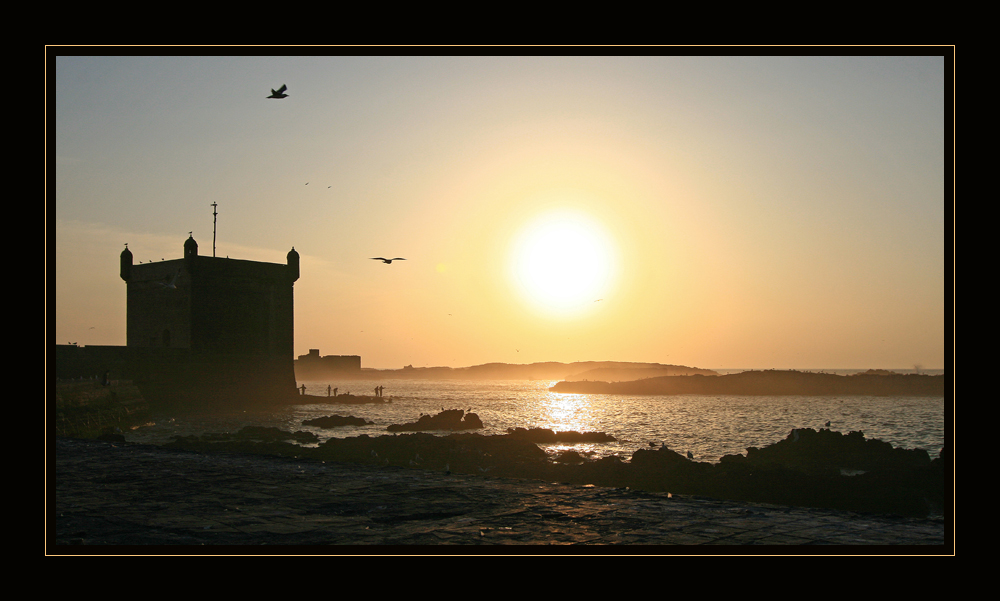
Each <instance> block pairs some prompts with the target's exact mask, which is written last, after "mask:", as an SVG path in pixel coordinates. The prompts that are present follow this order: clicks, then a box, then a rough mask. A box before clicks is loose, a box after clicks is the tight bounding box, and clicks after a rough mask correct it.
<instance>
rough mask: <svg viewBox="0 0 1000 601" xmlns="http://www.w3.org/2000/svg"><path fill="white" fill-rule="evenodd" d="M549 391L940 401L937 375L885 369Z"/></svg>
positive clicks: (685, 378)
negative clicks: (861, 396)
mask: <svg viewBox="0 0 1000 601" xmlns="http://www.w3.org/2000/svg"><path fill="white" fill-rule="evenodd" d="M549 390H550V391H552V392H567V393H584V394H628V395H647V394H648V395H667V394H727V395H768V396H772V395H775V396H777V395H806V396H821V395H871V396H944V376H943V375H934V376H932V375H921V374H897V373H893V372H887V371H885V370H869V371H867V372H863V373H858V374H853V375H848V376H840V375H834V374H824V373H812V372H802V371H782V370H765V371H745V372H742V373H737V374H729V375H724V376H714V377H705V376H704V375H700V374H696V375H678V376H662V377H655V378H645V379H641V380H632V381H628V382H595V381H562V382H558V383H557V384H556V385H555V386H552V387H551V388H549Z"/></svg>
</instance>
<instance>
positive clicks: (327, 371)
mask: <svg viewBox="0 0 1000 601" xmlns="http://www.w3.org/2000/svg"><path fill="white" fill-rule="evenodd" d="M295 375H296V377H298V379H300V380H320V379H324V378H329V377H358V376H360V375H361V357H360V356H359V355H325V356H323V357H320V355H319V349H315V348H314V349H309V354H308V355H299V359H298V361H296V362H295Z"/></svg>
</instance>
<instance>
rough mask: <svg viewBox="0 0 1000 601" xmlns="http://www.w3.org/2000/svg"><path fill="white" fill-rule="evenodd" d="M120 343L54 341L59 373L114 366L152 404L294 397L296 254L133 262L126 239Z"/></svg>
mask: <svg viewBox="0 0 1000 601" xmlns="http://www.w3.org/2000/svg"><path fill="white" fill-rule="evenodd" d="M120 275H121V278H122V280H124V281H125V282H126V285H127V304H126V312H127V316H126V320H127V334H126V346H125V347H110V346H100V347H76V346H75V345H69V346H66V347H60V346H57V348H56V357H55V358H56V372H57V373H56V375H57V377H60V378H66V377H78V376H79V375H84V374H86V375H90V374H95V373H100V374H103V373H107V372H111V377H114V378H125V379H130V380H133V382H134V383H135V385H136V386H138V387H139V389H140V390H141V391H142V394H143V396H144V397H145V398H146V399H147V400H148V401H149V402H150V403H151V404H154V405H184V406H188V407H208V406H212V407H219V406H226V405H231V406H234V407H239V406H245V405H247V404H260V403H274V402H282V401H286V400H291V399H292V398H293V397H295V396H296V394H297V391H296V388H295V386H296V382H295V370H294V349H293V342H294V303H293V284H294V283H295V281H296V280H297V279H298V278H299V255H298V253H297V252H296V251H295V249H294V248H293V249H292V250H291V251H289V253H288V255H287V257H286V263H285V264H278V263H262V262H256V261H245V260H238V259H230V258H218V257H214V256H204V255H199V254H198V243H197V242H196V241H195V240H194V237H193V236H189V237H188V239H187V240H186V241H185V242H184V255H183V258H182V259H174V260H165V261H160V262H155V263H153V262H151V263H145V264H143V263H140V264H138V265H136V264H134V261H133V257H132V252H131V251H129V249H128V247H127V246H126V248H125V250H123V251H122V253H121V257H120Z"/></svg>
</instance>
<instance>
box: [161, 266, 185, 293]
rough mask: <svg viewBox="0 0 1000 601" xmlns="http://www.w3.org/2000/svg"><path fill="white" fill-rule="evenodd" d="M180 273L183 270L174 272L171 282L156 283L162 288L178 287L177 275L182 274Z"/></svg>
mask: <svg viewBox="0 0 1000 601" xmlns="http://www.w3.org/2000/svg"><path fill="white" fill-rule="evenodd" d="M180 273H181V270H180V269H178V270H177V273H175V274H174V277H172V278H170V282H168V283H166V284H164V283H163V282H156V285H157V286H160V287H161V288H172V289H176V288H177V276H178V275H180Z"/></svg>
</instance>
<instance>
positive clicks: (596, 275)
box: [511, 210, 616, 317]
mask: <svg viewBox="0 0 1000 601" xmlns="http://www.w3.org/2000/svg"><path fill="white" fill-rule="evenodd" d="M615 254H616V253H615V249H614V246H613V245H612V243H611V239H610V238H609V236H608V235H607V234H606V233H605V231H604V230H603V229H602V228H601V227H600V226H599V225H598V223H597V222H595V221H594V220H593V219H591V218H589V217H588V216H586V215H585V214H583V213H579V212H576V211H570V210H561V211H552V212H549V213H546V214H544V215H542V216H540V217H537V218H536V219H535V220H533V221H531V222H530V223H528V224H527V225H525V226H524V227H523V228H522V229H521V230H520V231H519V232H518V234H517V235H516V236H515V239H514V244H513V248H512V252H511V272H512V276H513V279H514V281H515V283H516V284H517V286H518V288H519V291H520V292H521V294H522V296H523V297H524V298H525V299H527V300H528V301H529V302H530V304H531V305H532V306H533V307H535V308H537V309H539V310H541V311H543V312H545V313H548V314H550V315H555V316H562V317H570V316H574V315H577V314H579V313H580V312H582V311H584V310H585V309H587V308H588V307H590V306H592V305H593V304H594V303H596V302H597V301H598V300H602V297H603V295H604V294H605V293H606V292H607V291H608V289H609V287H610V285H611V283H612V280H613V277H614V271H615V262H616V261H615Z"/></svg>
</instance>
